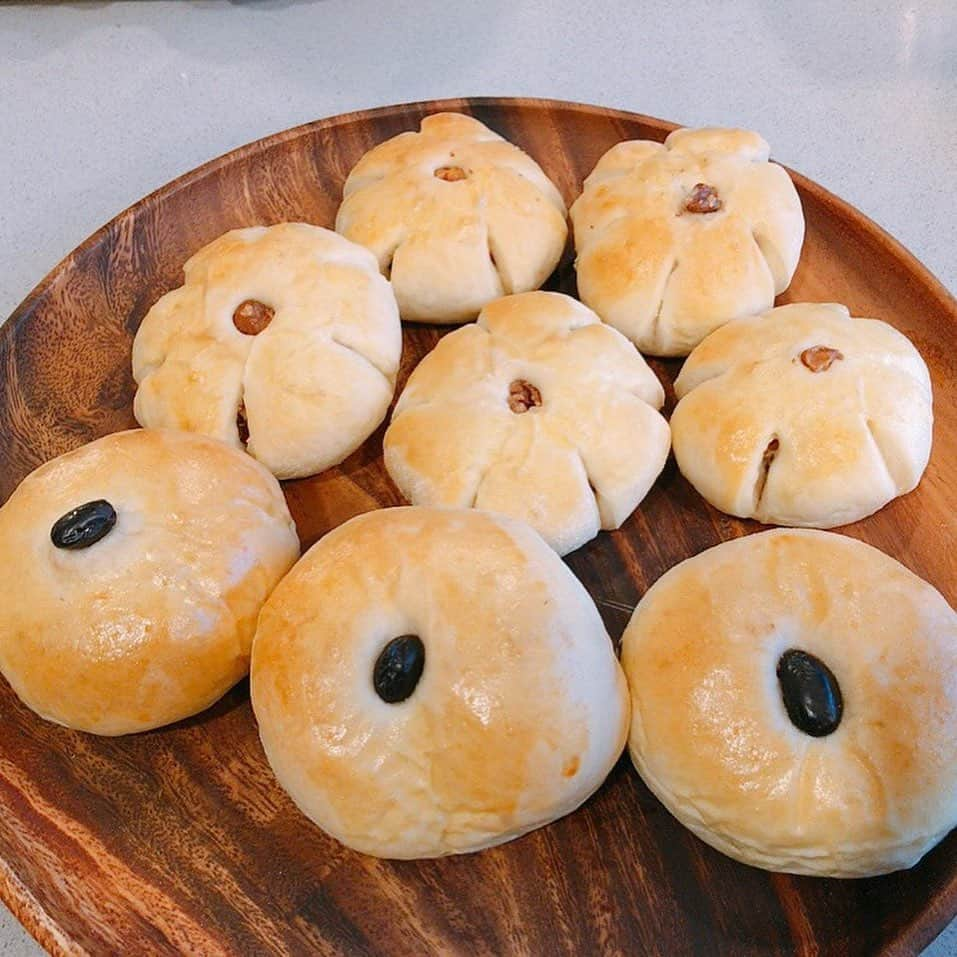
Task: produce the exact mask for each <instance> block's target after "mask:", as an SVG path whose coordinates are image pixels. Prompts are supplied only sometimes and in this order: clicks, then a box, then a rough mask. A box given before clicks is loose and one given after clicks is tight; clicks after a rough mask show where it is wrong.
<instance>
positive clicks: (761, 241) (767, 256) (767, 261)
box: [751, 228, 787, 295]
mask: <svg viewBox="0 0 957 957" xmlns="http://www.w3.org/2000/svg"><path fill="white" fill-rule="evenodd" d="M751 240H752V242H753V243H754V245H755V246H757V248H758V252H759V253H760V255H761V260H762V262H763V263H764V266H765V268H766V269H767V271H768V275H769V276H770V277H771V285H772V286H773V287H774V290H775V295H776V294H777V293H778V292H779V291H783V290H779V289H778V273H777V272H776V271H775V269H774V267H773V266H772V265H771V256H772V253H771V252H770V246H769V244H768V240H767V238H766V237H765V238H762V237H761V236H759V235H758V231H757V229H754V228H752V229H751ZM777 258H778V257H776V256H775V259H777ZM785 288H787V287H786V286H785Z"/></svg>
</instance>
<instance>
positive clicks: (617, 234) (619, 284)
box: [571, 129, 804, 356]
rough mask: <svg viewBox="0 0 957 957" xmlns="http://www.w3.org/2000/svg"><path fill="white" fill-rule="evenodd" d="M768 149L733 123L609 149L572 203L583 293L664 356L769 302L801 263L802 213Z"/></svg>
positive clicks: (680, 352)
mask: <svg viewBox="0 0 957 957" xmlns="http://www.w3.org/2000/svg"><path fill="white" fill-rule="evenodd" d="M768 155H769V147H768V144H767V143H766V142H765V141H764V140H763V139H762V138H761V137H760V136H759V135H758V134H757V133H752V132H749V131H747V130H734V129H698V130H691V129H681V130H675V131H674V132H673V133H671V134H670V135H669V136H668V138H667V139H666V140H665V142H664V144H661V143H656V142H652V141H649V140H631V141H628V142H625V143H619V144H618V145H617V146H613V147H612V148H611V149H610V150H609V151H608V152H607V153H606V154H605V155H604V156H603V157H602V158H601V159H600V160H599V161H598V164H597V165H596V166H595V168H594V170H593V171H592V173H591V175H590V176H589V177H588V178H587V179H586V180H585V187H584V191H583V192H582V195H581V196H580V197H579V198H578V200H577V201H576V202H575V203H574V205H573V206H572V209H571V219H572V224H573V225H574V229H575V248H576V250H577V253H578V260H577V267H578V291H579V294H580V295H581V298H582V301H583V302H584V303H586V304H587V305H589V306H591V308H592V309H594V310H595V312H597V313H598V315H600V316H601V317H602V319H604V321H605V322H608V323H610V324H611V325H613V326H615V328H616V329H620V330H621V331H622V332H623V333H624V334H625V335H626V336H628V338H629V339H631V340H632V342H634V343H635V345H636V346H638V348H639V349H640V350H641V351H642V352H647V353H650V354H652V355H661V356H686V355H687V354H688V353H689V352H690V351H691V350H692V349H693V348H694V347H695V346H696V345H697V344H698V343H699V342H700V341H701V340H702V339H703V338H704V337H705V336H706V335H708V333H709V332H711V331H713V330H714V329H717V328H718V327H719V326H720V325H722V324H723V323H725V322H728V321H729V320H731V319H736V318H739V317H741V316H749V315H753V314H754V313H758V312H763V311H764V310H766V309H769V308H770V307H771V306H772V305H773V304H774V297H775V295H777V294H779V293H782V292H784V290H785V289H787V287H788V286H789V285H790V282H791V277H792V276H793V275H794V270H795V269H796V268H797V263H798V257H799V256H800V253H801V245H802V243H803V241H804V214H803V212H802V210H801V203H800V200H799V199H798V195H797V191H796V190H795V189H794V185H793V183H792V182H791V179H790V177H789V176H788V174H787V173H786V172H785V170H784V169H783V168H782V167H780V166H778V165H777V164H775V163H769V162H768Z"/></svg>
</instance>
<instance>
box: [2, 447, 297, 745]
mask: <svg viewBox="0 0 957 957" xmlns="http://www.w3.org/2000/svg"><path fill="white" fill-rule="evenodd" d="M0 543H2V545H0V548H2V556H3V565H4V574H3V575H2V576H0V670H2V672H3V675H4V677H6V679H7V681H9V682H10V684H11V685H12V686H13V689H14V691H16V693H17V694H18V695H19V696H20V698H21V699H22V700H23V701H24V703H25V704H27V705H28V706H29V707H30V708H32V709H33V710H34V711H36V712H37V713H38V714H40V715H41V716H42V717H44V718H48V719H50V720H51V721H56V722H58V723H59V724H63V725H66V726H67V727H70V728H76V729H79V730H82V731H91V732H93V733H95V734H108V735H113V734H125V733H127V732H132V731H143V730H146V729H148V728H156V727H159V726H160V725H164V724H169V723H170V722H172V721H177V720H179V719H180V718H185V717H188V716H189V715H192V714H195V713H196V712H198V711H202V710H203V709H204V708H206V707H207V706H208V705H210V704H212V703H213V702H214V701H215V700H216V699H217V698H219V697H220V696H221V695H222V694H223V693H224V692H225V691H227V690H228V689H229V688H230V687H231V686H232V685H233V684H235V683H236V682H237V681H238V680H239V679H240V678H242V677H243V675H244V674H245V673H246V671H247V668H248V665H249V647H250V644H251V642H252V637H253V632H254V631H255V627H256V618H257V616H258V614H259V610H260V608H261V607H262V604H263V602H264V601H265V600H266V597H267V596H268V595H269V593H270V592H271V591H272V589H273V587H274V586H275V584H276V582H278V581H279V579H280V578H281V577H282V575H283V574H284V573H285V572H286V571H287V570H288V569H289V567H290V566H291V565H292V564H293V562H294V561H295V560H296V557H297V556H298V554H299V542H298V539H297V537H296V530H295V526H294V525H293V522H292V519H291V518H290V516H289V511H288V509H287V508H286V503H285V500H284V499H283V496H282V492H281V490H280V488H279V483H278V482H277V481H276V480H275V479H274V478H273V477H272V475H270V474H269V472H267V471H266V469H265V468H263V466H261V465H259V463H257V462H256V461H254V460H253V459H251V458H250V457H249V456H247V455H244V454H243V453H242V452H239V451H236V450H234V449H231V448H229V446H227V445H225V444H223V443H222V442H219V441H217V440H215V439H209V438H205V437H203V436H198V435H193V434H190V433H185V432H182V433H180V432H162V431H149V430H136V431H132V432H119V433H116V434H114V435H108V436H106V437H105V438H102V439H98V440H97V441H95V442H91V443H90V444H89V445H85V446H83V447H82V448H79V449H76V450H75V451H73V452H69V453H67V454H66V455H61V456H60V457H59V458H57V459H54V460H53V461H51V462H47V463H46V464H45V465H43V466H41V467H40V468H38V469H37V470H36V471H35V472H33V473H32V474H30V475H28V476H27V478H26V479H24V481H23V482H22V483H21V485H20V486H19V488H18V489H17V490H16V491H15V492H14V493H13V495H12V496H11V497H10V499H9V501H8V502H7V503H6V504H5V505H4V506H3V508H0Z"/></svg>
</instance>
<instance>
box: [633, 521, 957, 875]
mask: <svg viewBox="0 0 957 957" xmlns="http://www.w3.org/2000/svg"><path fill="white" fill-rule="evenodd" d="M622 664H623V666H624V669H625V672H626V674H627V677H628V684H629V687H630V690H631V698H632V724H631V735H630V740H629V748H630V751H631V756H632V760H633V761H634V763H635V766H636V767H637V768H638V770H639V772H640V773H641V776H642V777H643V778H644V780H645V782H646V783H647V784H648V786H649V787H650V788H651V790H652V791H654V793H655V794H656V795H657V796H658V798H659V799H660V800H661V801H662V803H663V804H664V805H665V807H667V808H668V810H669V811H671V813H672V814H674V815H675V817H677V818H678V820H679V821H681V823H682V824H684V825H685V826H686V827H689V828H690V829H691V830H692V831H694V833H695V834H697V835H698V837H700V838H701V839H702V840H703V841H706V842H707V843H708V844H711V845H712V846H713V847H716V848H717V849H718V850H719V851H722V852H724V853H725V854H728V855H730V856H731V857H734V858H736V859H737V860H739V861H743V862H744V863H746V864H753V865H755V866H756V867H763V868H767V869H769V870H776V871H787V872H790V873H793V874H816V875H821V876H830V877H865V876H868V875H872V874H883V873H886V872H888V871H894V870H898V869H900V868H906V867H911V866H912V865H913V864H915V863H916V862H917V861H918V860H920V858H921V857H922V856H923V855H924V854H925V853H926V852H927V851H928V850H929V849H930V848H931V847H933V846H934V845H935V844H936V843H937V842H938V841H940V840H941V839H942V838H943V837H944V836H945V835H946V834H947V832H948V831H950V830H951V828H953V827H954V825H955V824H957V614H955V613H954V611H953V610H952V609H951V608H950V607H949V605H948V604H947V602H946V601H945V600H944V599H943V597H942V596H941V595H940V594H939V593H938V592H937V591H935V590H934V589H933V588H932V587H931V586H930V585H928V584H927V583H926V582H924V581H921V579H919V578H918V577H917V576H916V575H914V574H912V573H911V572H909V571H908V570H907V569H906V568H904V567H903V566H902V565H900V564H898V563H897V562H896V561H894V560H893V559H892V558H889V557H888V556H887V555H884V554H883V553H882V552H879V551H877V549H875V548H871V547H870V546H868V545H864V544H862V543H861V542H858V541H855V540H854V539H851V538H845V537H843V536H841V535H835V534H831V533H827V532H817V531H803V530H802V531H796V530H783V529H778V530H774V531H769V532H764V533H760V534H756V535H749V536H748V537H746V538H741V539H737V540H735V541H731V542H726V543H725V544H723V545H718V546H717V547H716V548H712V549H709V550H708V551H706V552H703V553H702V554H700V555H697V556H696V557H694V558H691V559H689V560H688V561H685V562H682V563H681V564H680V565H677V566H676V567H674V568H672V569H671V571H669V572H668V573H667V574H665V575H664V576H663V577H662V578H660V579H659V580H658V581H657V582H656V583H655V584H654V585H653V586H652V588H651V589H649V591H648V592H647V593H646V594H645V596H644V597H643V598H642V600H641V603H640V604H639V605H638V608H637V609H636V611H635V614H634V616H633V618H632V620H631V622H630V623H629V625H628V627H627V629H626V630H625V634H624V637H623V639H622Z"/></svg>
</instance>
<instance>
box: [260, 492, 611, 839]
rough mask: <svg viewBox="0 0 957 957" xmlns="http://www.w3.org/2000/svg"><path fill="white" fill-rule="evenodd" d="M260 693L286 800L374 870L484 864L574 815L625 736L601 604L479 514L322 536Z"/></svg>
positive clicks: (271, 607)
mask: <svg viewBox="0 0 957 957" xmlns="http://www.w3.org/2000/svg"><path fill="white" fill-rule="evenodd" d="M250 688H251V693H252V702H253V708H254V710H255V713H256V718H257V720H258V721H259V730H260V735H261V737H262V741H263V745H264V747H265V750H266V755H267V757H268V758H269V762H270V764H271V765H272V768H273V770H274V771H275V773H276V777H277V778H278V779H279V783H280V784H282V786H283V787H284V788H285V789H286V790H287V791H288V792H289V793H290V795H291V796H292V798H293V800H294V801H295V802H296V803H297V804H298V805H299V807H300V808H301V809H302V811H303V812H304V813H305V814H306V815H307V816H308V817H310V818H311V819H312V820H313V821H314V822H316V823H317V824H318V825H319V826H320V827H322V828H323V829H324V830H326V831H328V832H329V833H330V834H332V835H333V836H334V837H336V838H337V839H339V840H340V841H342V842H343V843H344V844H347V845H348V846H349V847H352V848H354V849H356V850H359V851H362V852H364V853H366V854H373V855H376V856H378V857H390V858H419V857H438V856H441V855H445V854H456V853H462V852H465V851H475V850H479V849H480V848H483V847H488V846H490V845H493V844H500V843H502V842H503V841H507V840H510V839H511V838H514V837H517V836H519V835H520V834H524V833H525V832H526V831H530V830H532V829H533V828H536V827H539V826H541V825H543V824H547V823H548V822H549V821H552V820H554V819H555V818H558V817H561V816H562V815H564V814H568V813H569V812H570V811H572V810H574V809H575V808H576V807H578V806H579V805H580V804H581V803H582V802H583V801H584V800H585V799H586V798H587V797H588V796H589V795H590V794H591V793H592V792H593V791H594V790H595V789H596V788H597V787H598V786H599V785H600V784H601V782H602V781H603V780H604V778H605V776H606V775H607V774H608V772H609V770H610V769H611V767H612V765H613V764H614V763H615V761H616V760H617V758H618V756H619V755H620V754H621V751H622V748H623V747H624V743H625V737H626V734H627V728H628V695H627V690H626V687H625V681H624V677H623V675H622V673H621V669H620V667H619V665H618V661H617V660H616V658H615V653H614V650H613V648H612V644H611V641H610V640H609V638H608V635H607V633H606V632H605V629H604V626H603V625H602V620H601V617H600V616H599V614H598V612H597V610H596V608H595V606H594V604H593V603H592V601H591V599H590V598H589V596H588V593H587V592H586V591H585V589H584V588H583V587H582V585H581V584H580V583H579V582H578V580H577V579H576V578H575V577H574V575H572V573H571V572H570V571H569V569H568V568H567V567H566V566H565V565H564V564H563V563H562V561H561V560H560V559H559V558H558V556H557V555H556V554H555V553H554V552H553V551H552V550H551V549H550V548H549V547H548V546H547V545H546V544H545V542H544V541H543V540H542V539H541V538H540V537H539V536H538V535H537V534H536V533H535V532H533V531H532V530H531V529H530V528H529V527H527V526H526V525H523V524H520V523H518V522H515V521H512V520H510V519H505V518H502V517H499V516H494V515H491V514H489V513H487V512H479V511H475V510H471V509H462V510H459V509H433V508H414V507H413V508H390V509H384V510H379V511H374V512H370V513H367V514H365V515H361V516H359V517H358V518H354V519H352V520H351V521H349V522H347V523H346V524H345V525H342V526H340V527H339V528H337V529H336V530H335V531H333V532H330V533H329V534H328V535H326V536H325V538H323V539H322V540H321V541H320V542H319V543H318V544H316V545H315V546H313V548H312V549H310V550H309V552H307V553H306V555H305V556H304V557H303V558H302V560H301V561H300V562H299V563H298V564H297V565H296V567H295V568H294V569H293V570H292V571H291V572H290V573H289V575H287V576H286V578H285V579H284V580H283V581H282V582H281V583H280V585H279V587H278V588H277V589H276V591H275V592H274V593H273V595H272V597H271V598H270V599H269V601H268V602H267V603H266V606H265V607H264V608H263V612H262V615H261V616H260V620H259V627H258V630H257V632H256V640H255V642H254V644H253V660H252V670H251V675H250Z"/></svg>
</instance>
